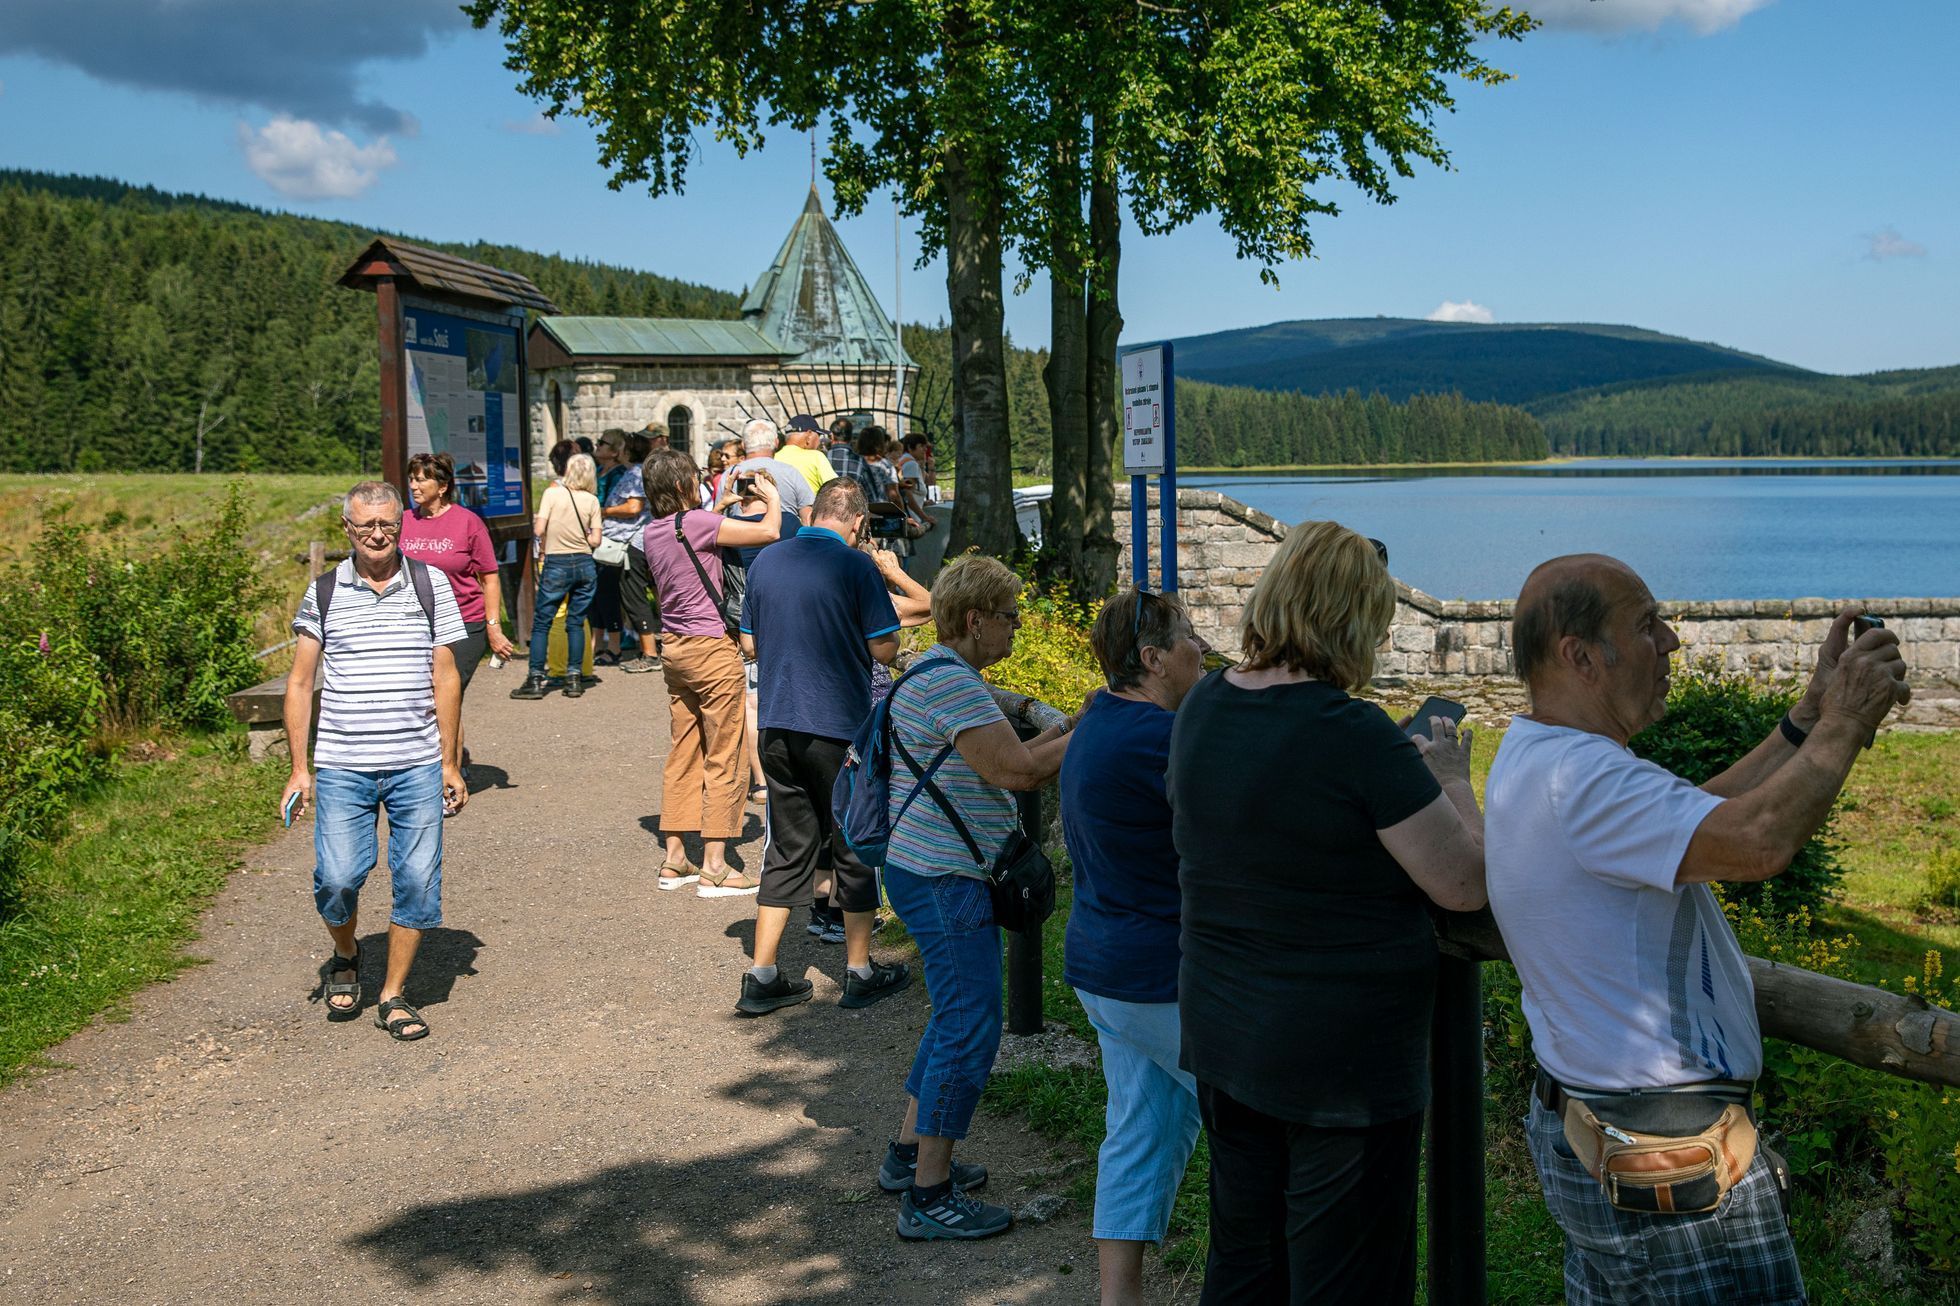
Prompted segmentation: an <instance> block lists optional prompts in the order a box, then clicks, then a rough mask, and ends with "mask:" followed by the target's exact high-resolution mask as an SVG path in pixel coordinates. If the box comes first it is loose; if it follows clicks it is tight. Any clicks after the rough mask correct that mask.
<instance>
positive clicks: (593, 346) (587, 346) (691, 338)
mask: <svg viewBox="0 0 1960 1306" xmlns="http://www.w3.org/2000/svg"><path fill="white" fill-rule="evenodd" d="M539 321H540V322H541V324H542V325H543V327H544V329H545V330H546V331H547V332H549V333H550V334H551V337H552V338H553V339H554V340H556V341H557V342H558V343H559V344H560V345H562V346H564V348H565V352H566V353H568V354H587V355H596V356H599V357H602V358H629V357H639V356H644V357H669V358H781V357H783V356H785V355H788V354H793V353H795V352H796V350H795V349H793V348H785V347H783V346H782V345H779V344H777V343H776V342H775V341H774V340H771V339H770V338H769V337H768V336H767V335H765V334H763V333H762V332H761V331H759V330H757V329H756V327H755V325H753V324H751V323H748V322H711V321H697V320H695V319H693V318H681V317H547V318H541V319H539Z"/></svg>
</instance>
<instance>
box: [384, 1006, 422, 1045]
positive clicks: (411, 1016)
mask: <svg viewBox="0 0 1960 1306" xmlns="http://www.w3.org/2000/svg"><path fill="white" fill-rule="evenodd" d="M390 1017H393V1019H390ZM410 1025H420V1026H421V1028H420V1029H418V1030H416V1031H415V1032H414V1033H413V1034H405V1033H403V1032H402V1031H403V1030H405V1029H407V1028H408V1027H409V1026H410ZM374 1027H375V1028H376V1029H385V1030H387V1031H388V1037H389V1038H391V1039H394V1040H395V1041H396V1042H398V1043H413V1042H414V1041H415V1040H416V1039H418V1038H427V1037H428V1034H429V1022H428V1021H426V1020H424V1019H422V1013H421V1012H419V1011H417V1010H416V1009H415V1008H413V1007H411V1006H409V1005H408V1003H407V1002H405V1001H403V1000H402V999H401V998H389V999H388V1000H387V1001H386V1002H384V1003H382V1004H381V1005H380V1006H378V1007H376V1008H375V1009H374Z"/></svg>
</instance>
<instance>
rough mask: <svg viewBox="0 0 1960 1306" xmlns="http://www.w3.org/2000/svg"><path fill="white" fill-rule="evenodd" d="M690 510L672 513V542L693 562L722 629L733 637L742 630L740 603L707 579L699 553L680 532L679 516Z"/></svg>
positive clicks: (706, 571) (706, 570)
mask: <svg viewBox="0 0 1960 1306" xmlns="http://www.w3.org/2000/svg"><path fill="white" fill-rule="evenodd" d="M691 511H692V509H689V508H683V509H681V510H680V511H679V512H677V513H675V514H674V542H675V543H676V544H679V545H680V546H681V552H682V553H685V554H686V555H687V560H688V561H689V562H691V563H693V564H694V574H695V575H697V576H699V577H700V578H701V588H702V589H704V590H706V591H707V592H708V601H709V602H710V603H712V604H714V605H715V611H716V612H718V613H720V614H721V625H722V629H724V630H726V631H727V632H728V636H729V638H730V639H733V638H735V637H736V636H737V635H739V634H740V633H741V630H742V619H741V617H740V615H739V613H740V611H741V603H740V600H739V599H738V598H736V597H735V596H734V595H731V594H727V593H724V592H723V591H721V590H719V589H717V588H716V587H715V583H714V582H713V581H711V580H709V579H708V569H707V568H706V567H703V566H702V565H701V555H700V554H698V553H696V552H695V551H694V546H693V545H691V544H689V543H688V542H687V536H686V535H684V534H682V533H681V518H683V517H685V516H687V514H688V513H689V512H691Z"/></svg>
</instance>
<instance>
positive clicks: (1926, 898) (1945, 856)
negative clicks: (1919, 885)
mask: <svg viewBox="0 0 1960 1306" xmlns="http://www.w3.org/2000/svg"><path fill="white" fill-rule="evenodd" d="M1916 905H1917V906H1918V908H1919V909H1920V910H1921V911H1923V912H1926V913H1929V914H1931V915H1937V916H1943V917H1949V918H1950V917H1953V916H1956V915H1960V847H1954V848H1941V849H1939V850H1938V851H1937V852H1935V853H1934V854H1933V860H1932V861H1930V862H1928V863H1926V887H1925V888H1924V889H1922V890H1920V893H1919V901H1918V903H1917V904H1916Z"/></svg>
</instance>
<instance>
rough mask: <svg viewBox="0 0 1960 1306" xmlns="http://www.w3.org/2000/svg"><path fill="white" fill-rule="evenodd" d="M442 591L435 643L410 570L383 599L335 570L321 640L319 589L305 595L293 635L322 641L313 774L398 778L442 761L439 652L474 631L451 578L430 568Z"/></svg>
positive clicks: (401, 571)
mask: <svg viewBox="0 0 1960 1306" xmlns="http://www.w3.org/2000/svg"><path fill="white" fill-rule="evenodd" d="M429 584H430V586H431V587H432V588H433V590H434V592H435V600H436V616H435V638H434V640H433V641H432V640H431V639H430V638H429V618H428V616H427V615H426V614H424V613H423V611H422V604H421V602H420V601H419V600H418V599H417V598H416V597H415V586H414V584H413V583H411V582H410V580H409V578H408V567H407V565H406V564H403V565H402V566H401V567H399V568H398V569H397V570H396V572H395V576H394V579H393V580H391V581H389V582H388V584H387V585H386V586H385V587H384V588H383V589H382V591H381V592H380V593H379V594H376V593H375V592H374V590H373V588H372V587H370V586H369V585H368V583H367V582H366V581H364V580H362V579H361V578H360V577H359V576H358V575H356V574H355V571H354V562H353V560H352V559H351V558H350V559H348V560H347V561H345V562H342V563H341V564H340V566H339V567H337V568H335V569H334V585H335V589H334V595H333V603H332V605H331V606H330V607H328V609H327V630H326V633H325V636H324V637H323V636H322V634H321V631H320V607H319V604H317V603H316V602H314V597H313V591H314V587H313V586H311V585H308V586H307V587H306V597H305V598H303V599H301V600H300V605H299V615H298V616H297V617H294V618H293V633H294V634H295V635H299V636H302V637H305V638H309V639H316V640H320V642H321V644H322V645H323V649H324V651H323V653H322V655H321V659H320V666H321V677H322V679H321V685H320V724H319V742H318V743H317V744H316V745H315V747H314V751H313V764H314V765H315V766H322V767H332V768H335V769H337V770H343V771H397V770H401V769H403V768H405V767H411V766H426V765H427V764H428V763H430V762H435V761H439V760H441V758H442V739H441V735H440V734H439V733H438V732H437V730H436V695H435V681H434V678H433V667H434V664H435V645H437V644H454V643H455V642H456V641H457V640H460V639H462V638H463V637H464V636H465V635H466V634H467V632H466V631H465V630H464V629H463V614H462V612H461V611H460V610H459V609H458V608H457V606H456V595H455V593H454V591H452V590H451V589H450V588H449V577H447V576H445V575H443V574H442V573H441V572H440V571H438V570H436V569H435V568H434V567H431V568H429Z"/></svg>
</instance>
